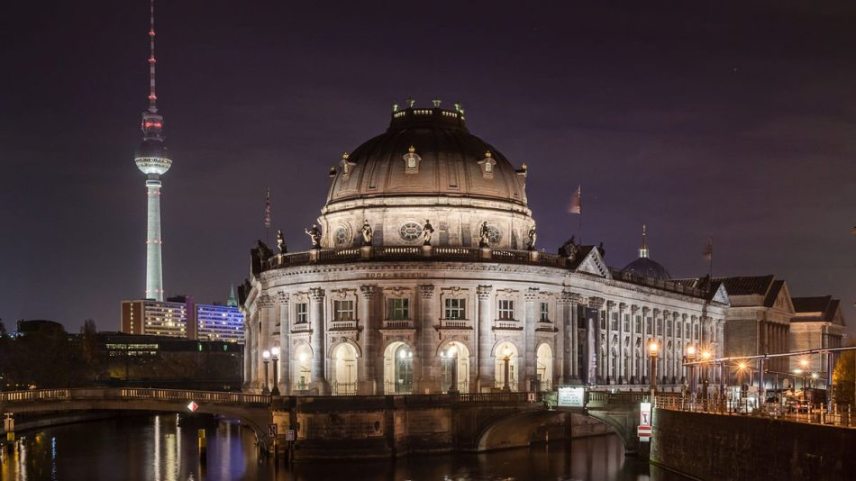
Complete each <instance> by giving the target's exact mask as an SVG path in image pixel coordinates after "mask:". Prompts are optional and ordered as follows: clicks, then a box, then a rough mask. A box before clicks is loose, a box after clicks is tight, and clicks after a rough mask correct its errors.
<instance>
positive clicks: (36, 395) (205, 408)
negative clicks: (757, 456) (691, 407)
mask: <svg viewBox="0 0 856 481" xmlns="http://www.w3.org/2000/svg"><path fill="white" fill-rule="evenodd" d="M586 395H587V400H586V406H585V407H577V408H559V407H556V406H555V393H534V392H533V393H525V392H524V393H484V394H475V393H472V394H456V395H401V396H314V397H313V396H294V397H271V396H268V395H260V394H243V393H228V392H210V391H190V390H187V391H183V390H170V389H137V388H104V389H49V390H32V391H15V392H5V393H3V392H0V413H6V412H11V413H13V414H16V413H44V414H51V413H67V412H70V411H91V410H99V411H109V410H114V411H128V410H130V411H149V412H185V413H186V412H188V404H189V403H190V402H191V401H193V402H195V403H196V404H197V405H198V408H197V411H196V412H200V413H206V414H215V415H221V416H228V417H233V418H237V419H240V420H241V421H242V422H243V423H244V424H245V425H246V426H247V427H249V428H251V429H252V430H253V431H254V432H255V434H256V438H257V440H258V442H259V446H260V448H262V449H266V450H270V449H273V448H274V446H277V445H278V446H279V447H280V449H282V448H286V447H287V448H289V449H291V450H292V453H291V454H292V455H293V456H294V458H295V459H296V460H309V459H329V458H331V457H337V458H347V457H352V458H365V457H396V456H403V455H406V454H408V453H426V452H449V451H471V452H481V451H490V450H496V449H504V448H512V447H521V446H528V445H529V444H531V443H532V441H533V440H535V439H536V438H537V436H538V435H543V433H544V432H550V431H552V432H554V433H557V434H556V435H554V436H556V437H559V438H561V437H569V436H570V435H573V430H574V424H575V423H574V415H577V416H589V417H592V418H595V419H597V420H599V421H601V422H602V423H605V424H606V425H608V426H610V427H611V428H612V429H613V430H614V431H615V432H616V433H617V434H618V435H619V436H620V437H621V438H622V439H623V441H624V444H625V450H626V451H627V452H628V453H634V452H636V451H637V450H638V441H637V438H636V425H637V420H638V419H639V402H640V401H642V400H643V398H644V397H645V395H646V394H645V393H642V392H618V393H610V392H602V391H591V392H588V393H586ZM271 424H275V425H276V426H277V430H276V431H277V434H278V435H277V436H276V439H274V438H273V437H271V436H270V435H269V432H270V430H269V426H270V425H271ZM289 430H293V432H294V442H291V443H289V442H287V437H286V433H288V431H289Z"/></svg>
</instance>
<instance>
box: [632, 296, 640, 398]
mask: <svg viewBox="0 0 856 481" xmlns="http://www.w3.org/2000/svg"><path fill="white" fill-rule="evenodd" d="M638 313H639V306H637V305H636V304H633V305H631V306H630V378H631V382H633V383H635V384H639V382H640V381H639V376H640V373H639V349H637V348H636V341H637V340H638V339H639V338H640V336H641V335H642V333H641V330H642V326H641V325H640V326H639V330H640V332H636V316H638V315H639V314H638Z"/></svg>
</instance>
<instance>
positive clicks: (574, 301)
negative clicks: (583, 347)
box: [563, 293, 583, 383]
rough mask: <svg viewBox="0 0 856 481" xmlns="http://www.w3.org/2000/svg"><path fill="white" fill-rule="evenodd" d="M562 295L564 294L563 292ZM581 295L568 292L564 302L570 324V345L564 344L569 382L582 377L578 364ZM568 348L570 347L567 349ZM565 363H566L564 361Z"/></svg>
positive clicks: (577, 380) (576, 380)
mask: <svg viewBox="0 0 856 481" xmlns="http://www.w3.org/2000/svg"><path fill="white" fill-rule="evenodd" d="M563 295H564V294H563ZM581 300H582V296H580V295H579V294H574V293H568V295H567V301H566V302H565V310H566V311H567V314H566V316H567V317H566V319H569V321H568V322H569V324H570V343H569V344H570V345H565V353H566V354H565V355H566V356H567V357H569V358H570V363H569V365H570V372H569V373H568V374H566V376H567V377H568V378H569V379H567V380H568V381H570V382H575V383H578V382H580V380H581V379H582V378H583V375H582V372H581V371H582V366H580V356H579V349H580V329H579V323H580V320H579V315H580V309H579V306H580V301H581ZM569 348H570V349H569ZM566 365H568V363H567V361H566Z"/></svg>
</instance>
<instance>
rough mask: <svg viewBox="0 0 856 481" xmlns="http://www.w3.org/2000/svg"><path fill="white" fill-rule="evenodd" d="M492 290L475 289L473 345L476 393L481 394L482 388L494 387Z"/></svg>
mask: <svg viewBox="0 0 856 481" xmlns="http://www.w3.org/2000/svg"><path fill="white" fill-rule="evenodd" d="M492 290H493V287H491V286H478V288H477V289H476V295H477V296H478V306H477V307H478V312H477V314H476V323H477V325H476V326H475V329H474V330H473V331H474V332H475V333H476V336H477V337H476V342H475V343H474V344H475V347H476V357H477V359H476V365H477V369H478V371H477V373H476V389H477V391H478V392H481V390H482V388H484V387H492V386H493V385H494V380H493V365H492V363H491V362H490V361H491V357H490V349H491V347H492V346H491V344H492V343H491V331H492V328H493V320H492V319H491V310H490V293H491V291H492ZM518 369H519V367H518ZM471 370H472V369H471Z"/></svg>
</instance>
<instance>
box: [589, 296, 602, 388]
mask: <svg viewBox="0 0 856 481" xmlns="http://www.w3.org/2000/svg"><path fill="white" fill-rule="evenodd" d="M604 302H605V301H604V300H603V298H600V297H590V298H589V299H588V307H589V309H594V310H595V311H596V314H595V315H594V316H589V315H588V313H586V325H587V326H588V343H587V347H588V352H587V353H586V355H587V357H588V359H587V363H586V364H587V366H588V373H587V374H586V380H587V381H588V383H589V384H596V383H599V382H601V378H602V377H603V359H602V357H601V347H602V346H601V345H600V337H601V330H600V319H601V315H602V314H601V309H602V308H603V304H604Z"/></svg>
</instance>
